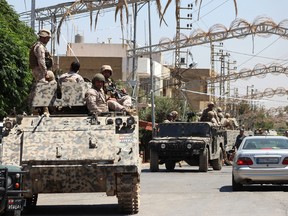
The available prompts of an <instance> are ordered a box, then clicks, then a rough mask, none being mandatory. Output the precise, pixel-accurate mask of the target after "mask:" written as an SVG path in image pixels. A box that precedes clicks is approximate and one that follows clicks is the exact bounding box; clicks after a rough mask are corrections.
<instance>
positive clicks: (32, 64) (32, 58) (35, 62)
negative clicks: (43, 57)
mask: <svg viewBox="0 0 288 216" xmlns="http://www.w3.org/2000/svg"><path fill="white" fill-rule="evenodd" d="M38 43H39V42H37V43H35V44H34V45H33V46H32V47H31V48H30V52H29V68H30V69H33V68H35V67H37V66H38V60H37V57H36V56H35V53H34V48H35V46H36V45H37V44H38Z"/></svg>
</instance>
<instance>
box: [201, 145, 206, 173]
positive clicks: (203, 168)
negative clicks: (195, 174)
mask: <svg viewBox="0 0 288 216" xmlns="http://www.w3.org/2000/svg"><path fill="white" fill-rule="evenodd" d="M199 171H200V172H207V171H208V149H207V148H205V149H204V150H203V151H202V152H201V153H200V155H199Z"/></svg>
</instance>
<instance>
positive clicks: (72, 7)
mask: <svg viewBox="0 0 288 216" xmlns="http://www.w3.org/2000/svg"><path fill="white" fill-rule="evenodd" d="M78 4H82V1H75V2H74V3H73V4H72V5H71V6H70V7H69V8H68V9H67V11H66V12H65V13H64V14H63V16H62V17H61V20H60V22H59V25H58V27H57V43H58V44H59V42H60V40H59V39H60V35H61V27H62V24H63V22H64V21H65V20H66V18H67V17H69V16H70V15H71V11H72V9H74V8H75V7H76V6H77V5H78Z"/></svg>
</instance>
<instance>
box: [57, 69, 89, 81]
mask: <svg viewBox="0 0 288 216" xmlns="http://www.w3.org/2000/svg"><path fill="white" fill-rule="evenodd" d="M59 79H60V83H62V82H77V83H80V82H84V79H83V77H82V76H81V75H79V74H78V73H75V72H74V71H69V72H68V73H64V74H62V75H61V76H60V77H59Z"/></svg>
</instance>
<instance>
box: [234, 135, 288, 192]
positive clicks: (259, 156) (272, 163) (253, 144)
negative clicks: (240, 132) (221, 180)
mask: <svg viewBox="0 0 288 216" xmlns="http://www.w3.org/2000/svg"><path fill="white" fill-rule="evenodd" d="M232 168H233V169H232V188H233V190H234V191H239V190H241V189H242V188H243V185H244V184H245V185H246V184H288V138H287V137H284V136H249V137H246V138H244V140H243V141H242V143H241V144H240V147H239V149H238V150H237V152H236V155H235V157H234V160H233V167H232Z"/></svg>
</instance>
